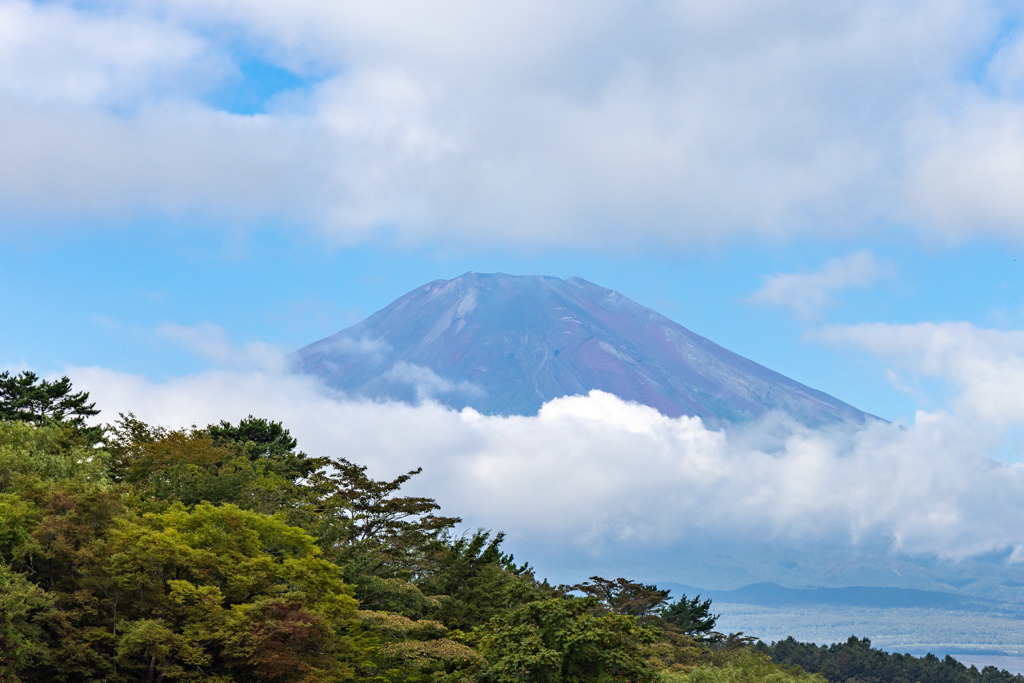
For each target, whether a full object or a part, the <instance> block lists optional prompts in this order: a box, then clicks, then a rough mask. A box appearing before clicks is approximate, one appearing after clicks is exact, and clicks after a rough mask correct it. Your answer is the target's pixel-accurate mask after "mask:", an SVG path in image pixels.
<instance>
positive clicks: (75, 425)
mask: <svg viewBox="0 0 1024 683" xmlns="http://www.w3.org/2000/svg"><path fill="white" fill-rule="evenodd" d="M99 412H100V411H99V410H97V409H96V404H95V403H89V393H88V392H86V391H79V392H72V391H71V380H70V379H68V378H67V377H66V376H65V377H61V378H60V379H58V380H54V381H53V382H50V381H47V380H45V379H41V378H40V377H39V376H38V375H37V374H36V373H34V372H29V371H28V370H26V371H24V372H22V373H20V374H18V375H11V374H10V372H6V371H5V372H0V420H9V421H17V422H30V423H32V424H36V425H41V424H45V423H47V422H59V423H63V424H64V425H67V426H68V427H71V428H72V429H73V430H74V431H75V432H76V433H77V434H79V435H80V436H83V437H85V438H86V440H88V441H89V442H90V443H96V442H98V441H99V440H100V438H101V435H102V429H101V428H100V427H86V425H85V420H86V418H89V417H92V416H94V415H98V414H99Z"/></svg>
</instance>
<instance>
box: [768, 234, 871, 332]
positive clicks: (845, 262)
mask: <svg viewBox="0 0 1024 683" xmlns="http://www.w3.org/2000/svg"><path fill="white" fill-rule="evenodd" d="M884 274H885V269H884V268H883V267H882V266H881V265H880V264H879V263H878V262H877V261H875V257H874V256H873V255H872V254H871V252H870V251H867V250H861V251H857V252H854V253H852V254H850V255H849V256H847V257H846V258H843V259H829V260H828V261H827V262H826V263H825V265H824V266H822V268H821V269H820V270H818V271H816V272H812V273H777V274H775V275H772V276H769V277H766V278H765V283H764V286H763V287H761V289H759V290H757V291H756V292H754V293H753V294H752V295H751V296H750V298H749V299H748V301H749V302H750V303H752V304H758V305H763V306H788V307H790V308H792V309H793V310H794V311H796V312H797V313H799V314H800V315H801V316H803V317H805V318H809V317H811V316H813V315H814V314H815V313H817V312H818V311H820V310H821V309H822V308H823V307H825V306H830V305H833V304H835V300H834V299H833V298H832V296H831V294H832V292H835V291H838V290H841V289H849V288H851V287H867V286H869V285H872V284H874V283H875V282H876V281H877V280H878V279H879V278H880V277H882V276H883V275H884Z"/></svg>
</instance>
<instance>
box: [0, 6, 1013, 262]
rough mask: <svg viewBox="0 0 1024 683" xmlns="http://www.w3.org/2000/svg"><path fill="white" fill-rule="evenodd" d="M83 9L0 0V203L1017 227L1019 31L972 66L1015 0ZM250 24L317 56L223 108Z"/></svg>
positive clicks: (506, 233)
mask: <svg viewBox="0 0 1024 683" xmlns="http://www.w3.org/2000/svg"><path fill="white" fill-rule="evenodd" d="M81 7H82V5H74V6H72V5H70V4H69V5H51V4H47V5H44V6H39V5H29V4H26V3H23V2H16V1H12V0H3V1H2V2H0V33H3V32H4V31H5V29H6V33H3V35H13V36H15V37H17V36H18V35H22V34H23V35H24V36H25V38H24V39H21V38H17V39H16V40H13V41H11V42H10V43H9V47H8V49H7V50H6V51H4V49H3V48H0V201H2V202H3V204H4V206H5V209H6V210H7V211H8V212H15V213H17V214H22V215H26V216H29V217H36V218H39V219H41V220H42V219H45V220H50V219H54V218H56V219H60V220H64V221H72V222H74V221H79V220H83V219H87V218H88V219H97V218H98V219H102V220H121V219H125V218H129V217H131V216H134V215H138V214H139V213H147V212H156V213H158V214H164V215H170V216H180V215H189V216H200V217H205V218H206V219H209V220H213V221H217V222H225V223H227V224H230V225H245V224H262V223H264V222H267V221H271V222H273V221H277V222H280V223H283V224H286V225H290V226H296V225H299V226H306V227H309V226H312V227H313V228H314V229H316V230H318V231H320V232H321V233H322V234H323V235H325V236H327V238H328V239H330V240H332V241H334V242H337V243H348V242H352V241H358V240H365V239H371V238H374V237H376V236H378V235H381V234H387V235H394V236H395V237H396V239H399V240H406V241H431V242H435V243H436V242H437V241H439V240H440V241H442V242H449V243H455V242H458V243H464V242H465V241H466V240H472V241H477V242H481V241H483V242H498V243H507V242H508V241H510V240H511V241H514V242H520V243H541V244H544V243H547V244H579V243H583V244H586V245H588V246H591V245H595V244H597V245H601V244H604V245H609V244H615V245H622V244H635V243H643V242H646V241H651V240H658V241H667V242H670V243H679V244H685V243H691V242H695V241H698V242H699V241H715V240H727V239H734V238H736V237H737V236H742V235H757V236H762V237H781V236H788V235H793V234H819V235H850V234H853V233H855V232H856V233H858V234H859V233H861V232H862V231H863V229H864V228H863V226H864V225H866V224H874V225H884V224H886V223H887V222H888V223H893V222H897V223H900V224H908V223H909V224H913V225H917V226H918V227H919V228H920V229H921V230H924V231H925V232H926V233H932V232H934V230H936V229H938V230H939V233H940V234H941V235H942V236H943V237H944V238H956V237H963V236H965V235H970V234H974V233H976V232H978V231H993V230H994V231H998V232H1004V233H1010V234H1013V235H1017V234H1019V232H1020V226H1021V225H1024V205H1022V204H1020V201H1019V199H1017V196H1018V195H1019V194H1020V193H1019V192H1017V191H1016V188H1018V187H1019V186H1020V183H1019V182H1017V180H1018V175H1020V174H1019V173H1018V171H1019V170H1020V169H1019V168H1018V166H1019V164H1017V163H1016V161H1015V157H1014V152H1013V150H1015V149H1017V148H1018V147H1021V148H1024V132H1022V131H1024V128H1022V127H1021V126H1020V123H1019V122H1020V120H1021V117H1022V115H1024V114H1022V112H1024V105H1022V104H1021V102H1020V100H1019V98H1017V97H1016V95H1015V94H1014V93H1016V92H1018V91H1017V90H1016V89H1015V88H1018V87H1019V84H1020V74H1019V72H1020V69H1019V64H1018V62H1019V61H1020V59H1019V53H1020V52H1021V48H1020V44H1021V43H1020V41H1019V40H1018V41H1016V42H1013V41H1011V42H1010V43H1009V44H1007V45H1006V46H1005V47H1004V48H1003V49H1002V50H1001V51H1000V52H999V53H998V54H997V55H996V57H995V58H994V59H993V60H992V63H991V65H990V67H989V69H988V71H987V72H985V75H984V76H983V77H982V82H980V83H973V82H967V81H964V80H963V76H962V74H964V73H966V72H968V71H969V69H968V66H969V65H971V61H972V60H976V59H977V55H978V54H983V53H985V52H986V50H987V48H988V46H989V45H990V44H991V43H992V42H993V41H995V40H996V39H997V35H998V34H999V32H1000V30H1001V28H1000V27H1001V26H1003V25H1004V24H1005V22H1007V21H1010V20H1012V19H1013V18H1014V17H1015V15H1014V14H1013V12H1014V10H1012V9H1010V8H1008V7H1007V6H1006V5H1004V4H1002V3H998V2H994V1H993V2H989V3H980V4H978V3H975V4H967V3H962V2H956V1H954V0H939V1H938V2H936V1H932V2H924V1H923V0H915V1H911V2H905V3H899V4H893V3H889V2H882V1H881V0H873V1H870V2H863V3H846V4H830V5H827V6H823V5H821V4H820V3H813V2H810V0H773V1H771V2H765V3H761V4H759V5H757V6H756V7H751V6H750V5H749V3H739V2H719V3H715V4H714V6H709V5H708V4H707V3H705V2H698V1H697V0H684V1H681V2H676V1H669V0H659V1H657V2H653V3H647V4H645V5H644V6H643V7H642V8H638V7H637V6H636V5H635V3H627V2H622V0H598V1H597V2H586V3H584V2H579V1H576V0H565V1H564V2H559V3H554V4H552V3H541V2H536V1H535V0H528V1H526V2H519V3H513V4H509V5H495V4H486V3H477V2H469V1H468V0H442V1H441V2H434V3H429V4H422V3H415V2H401V1H398V0H396V1H395V2H369V1H362V0H356V1H353V2H344V3H319V2H295V1H289V2H284V1H283V0H216V1H213V2H202V3H200V2H194V1H192V0H161V1H160V2H157V1H156V0H152V1H147V0H142V1H139V2H132V3H124V4H123V5H121V6H118V5H117V4H116V3H115V4H110V3H104V4H103V5H102V9H101V10H97V11H87V10H83V9H81ZM240 39H241V44H243V45H245V46H247V47H248V49H250V50H252V51H254V52H255V53H257V54H259V55H260V56H262V57H263V58H265V59H268V60H270V61H272V62H274V63H277V64H280V65H283V66H285V67H287V68H290V69H293V70H295V71H297V72H299V73H301V74H308V75H315V76H317V77H320V76H323V75H324V74H326V77H325V78H323V80H321V81H320V82H319V83H318V84H316V85H315V86H311V88H310V90H309V92H308V93H307V94H302V93H292V94H290V95H288V96H285V97H282V98H279V99H278V100H276V101H274V102H273V103H272V105H271V106H270V110H269V113H268V114H264V115H259V116H234V115H228V114H225V113H224V112H218V111H214V110H213V109H211V108H210V107H208V106H205V105H203V104H202V102H203V96H204V94H205V93H206V92H207V91H208V90H209V84H210V83H211V82H216V81H217V79H218V78H220V79H223V78H224V77H225V76H226V75H228V74H230V73H231V72H232V70H233V69H236V68H237V67H233V66H232V64H231V63H230V60H229V59H228V57H227V55H229V54H230V53H231V52H232V49H236V46H237V45H238V44H239V42H238V41H239V40H240ZM1022 40H1024V39H1022ZM0 43H2V41H0ZM40 46H44V47H40ZM44 48H45V49H44ZM983 70H984V69H983ZM125 106H128V108H129V109H130V110H131V113H130V114H125V113H123V112H121V111H119V110H118V111H113V110H112V109H111V107H114V108H115V109H116V108H117V107H125ZM1018 156H1019V155H1018Z"/></svg>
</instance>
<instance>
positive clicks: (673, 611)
mask: <svg viewBox="0 0 1024 683" xmlns="http://www.w3.org/2000/svg"><path fill="white" fill-rule="evenodd" d="M719 616H721V615H718V614H712V613H711V600H710V599H708V600H704V601H701V599H700V596H699V595H698V596H697V597H695V598H687V597H686V595H683V596H682V597H681V598H679V600H677V601H676V602H674V603H672V604H670V605H668V606H667V607H665V608H664V609H663V610H662V611H661V618H662V619H664V620H665V621H667V622H668V623H670V624H672V625H673V626H675V627H676V628H678V629H679V630H680V631H682V632H683V633H685V634H686V635H689V636H693V637H694V638H697V639H699V640H705V641H715V640H719V639H720V638H721V634H718V633H716V632H715V630H714V629H715V623H716V622H717V621H718V617H719Z"/></svg>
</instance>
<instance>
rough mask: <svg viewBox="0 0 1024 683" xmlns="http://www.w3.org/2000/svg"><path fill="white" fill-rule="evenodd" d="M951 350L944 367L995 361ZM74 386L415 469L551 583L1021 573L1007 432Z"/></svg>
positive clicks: (580, 400) (253, 376) (1016, 475)
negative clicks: (741, 568) (606, 570)
mask: <svg viewBox="0 0 1024 683" xmlns="http://www.w3.org/2000/svg"><path fill="white" fill-rule="evenodd" d="M968 327H969V326H968ZM964 329H966V328H964ZM848 332H849V331H848ZM897 332H899V331H898V330H897ZM974 332H977V333H978V334H979V336H980V337H982V338H989V337H992V338H996V337H998V334H996V335H988V334H987V332H988V331H978V330H975V331H974ZM823 334H826V333H823ZM849 334H852V332H849ZM929 334H930V335H931V338H930V341H929V342H928V343H931V344H935V345H939V346H942V344H943V341H942V338H943V335H944V334H945V332H944V331H943V330H942V329H941V328H925V329H923V330H918V331H917V332H916V335H917V336H916V337H914V335H913V334H911V335H909V336H911V337H913V338H914V339H923V338H925V337H927V336H928V335H929ZM827 335H832V338H833V339H839V338H840V336H839V332H837V331H835V330H831V331H828V332H827ZM848 336H849V335H848ZM897 336H898V335H897ZM1010 343H1011V344H1012V343H1015V342H1012V340H1011V342H1010ZM954 346H955V345H954ZM990 346H991V345H990ZM996 346H998V344H996ZM958 348H959V350H958V351H957V352H956V353H953V354H951V355H952V356H957V354H959V356H966V355H970V354H971V353H976V354H977V355H979V356H980V357H985V356H986V354H989V353H990V349H989V347H984V346H982V347H978V346H975V347H970V346H969V345H968V347H966V348H965V347H963V346H962V345H961V347H958ZM1020 358H1021V356H1018V355H1007V356H1004V357H1002V360H997V361H993V362H1004V363H1005V362H1008V363H1010V364H1011V365H1012V364H1015V363H1019V362H1020ZM931 367H932V366H931V365H928V366H927V368H931ZM943 367H950V368H953V371H955V370H956V368H957V367H959V366H958V365H957V364H956V363H955V362H954V363H953V364H952V365H948V366H943ZM927 368H926V369H927ZM68 372H69V374H70V375H71V377H72V379H73V380H74V382H75V385H76V386H78V387H81V388H84V389H86V390H88V391H90V392H91V394H92V398H93V399H95V400H96V401H97V402H98V404H99V405H100V407H102V408H103V409H104V410H105V417H106V418H107V419H110V418H112V416H113V415H114V414H116V413H117V412H119V411H128V410H131V411H134V412H135V413H136V414H137V415H138V416H139V417H141V418H143V419H145V420H148V421H151V422H156V423H159V424H163V425H169V426H184V425H189V424H206V423H209V422H213V421H217V420H221V419H228V420H238V419H240V418H241V417H244V416H245V415H248V414H250V413H251V414H255V415H259V416H264V417H269V418H272V419H276V420H281V421H283V422H284V423H285V425H286V426H288V427H289V428H290V429H291V430H292V431H293V433H294V434H295V435H296V436H297V437H298V439H299V443H300V447H301V448H303V449H304V450H306V451H307V452H310V453H314V454H318V455H331V456H343V457H346V458H349V459H351V460H353V461H355V462H359V463H363V464H366V465H368V466H369V468H370V472H371V474H372V475H374V476H377V477H381V478H383V477H392V476H395V475H396V474H398V473H400V472H404V471H407V470H410V469H414V468H416V467H420V466H422V467H423V468H424V473H423V474H422V475H421V476H420V477H417V478H416V479H415V480H414V483H413V489H412V490H414V491H415V492H416V493H419V494H425V495H430V496H434V497H436V498H437V499H438V501H439V502H440V503H441V504H442V506H443V508H444V510H445V511H446V512H447V513H448V514H457V515H460V516H462V517H463V518H464V519H465V521H466V523H467V524H468V525H469V526H471V527H475V526H483V527H487V528H492V529H502V530H505V531H507V532H508V533H509V539H510V546H511V547H512V548H513V549H515V550H516V552H517V553H519V554H520V555H521V557H523V558H526V559H534V560H536V559H537V558H543V559H544V560H545V566H546V567H548V568H549V569H552V568H553V569H554V570H556V571H557V570H558V569H559V567H561V568H564V567H566V566H569V565H573V566H593V565H594V564H595V563H597V564H602V565H603V566H622V565H623V564H631V565H633V566H635V565H637V564H638V563H639V564H643V563H644V562H647V563H648V565H649V566H647V569H646V571H647V572H648V573H649V574H650V573H654V572H659V571H660V572H661V574H660V576H661V579H662V580H664V579H666V578H668V579H671V578H673V576H671V574H670V571H671V569H670V568H671V567H677V568H678V566H679V563H680V562H681V561H682V560H680V558H681V557H685V555H686V553H687V552H688V550H687V549H688V548H692V547H694V544H701V543H705V544H706V543H709V542H719V543H723V544H725V543H727V544H732V545H738V546H744V545H747V546H750V547H755V546H756V547H759V548H763V547H765V546H766V545H767V546H768V547H773V548H805V549H806V548H822V547H829V548H840V549H845V550H844V552H847V553H854V554H856V553H858V552H861V551H865V552H868V551H876V550H878V549H879V548H880V549H881V552H882V554H883V555H886V554H888V556H891V557H904V558H915V557H916V558H921V557H924V558H939V559H941V560H947V561H952V562H955V561H958V560H962V559H965V558H971V557H976V556H979V555H982V554H985V553H991V552H1003V553H1008V554H1009V559H1008V561H1009V562H1010V563H1011V564H1014V563H1016V562H1019V561H1020V560H1024V528H1022V527H1021V525H1020V523H1019V520H1020V518H1021V515H1022V514H1024V465H1020V464H1002V463H998V462H996V461H994V460H991V459H989V458H987V457H985V455H986V454H987V453H991V452H993V451H994V450H995V449H996V448H997V447H998V446H999V442H1000V438H1001V437H1000V430H999V429H998V428H993V424H994V423H992V422H979V421H978V420H976V419H964V418H963V417H961V416H958V415H957V414H955V413H945V412H942V411H938V412H934V413H924V412H920V413H918V415H917V417H916V419H915V421H914V424H912V425H909V426H901V425H897V424H887V423H873V424H869V425H867V426H866V427H864V428H862V429H860V430H848V429H834V430H821V431H815V430H810V429H807V428H805V427H802V426H799V425H796V424H793V423H791V422H789V421H787V420H786V419H785V418H784V417H783V416H778V415H777V416H774V417H772V418H771V419H768V420H765V421H762V422H760V423H756V424H753V425H749V426H747V427H744V428H740V429H735V430H730V431H713V430H709V429H707V428H706V427H705V426H704V425H703V424H702V423H701V421H700V420H699V419H698V418H689V417H681V418H678V419H672V418H667V417H665V416H663V415H661V414H660V413H658V412H657V411H656V410H654V409H652V408H648V407H645V406H640V405H636V404H628V403H625V402H623V401H621V400H620V399H618V398H616V397H614V396H612V395H609V394H605V393H602V392H597V391H595V392H591V393H590V395H588V396H576V397H566V398H561V399H557V400H554V401H551V402H549V403H547V404H546V405H545V406H544V407H543V409H542V410H541V411H540V414H539V415H537V416H535V417H521V416H513V417H495V416H485V415H481V414H479V413H476V412H475V411H473V410H472V409H466V410H463V411H461V412H455V411H453V410H450V409H447V408H445V407H443V406H441V405H439V404H437V403H434V402H431V401H426V402H423V403H421V404H420V405H417V406H413V405H407V404H402V403H383V404H380V403H371V402H365V401H353V400H348V399H346V398H345V397H344V396H340V395H337V394H331V393H329V392H327V391H326V390H325V389H323V387H321V386H319V385H317V384H316V383H315V381H313V380H311V379H310V378H306V377H300V376H294V375H286V374H280V373H278V372H277V371H275V370H273V369H269V370H255V371H254V370H244V371H242V370H215V371H209V372H204V373H200V374H196V375H190V376H186V377H179V378H174V379H170V380H167V381H164V382H159V383H153V382H150V381H147V380H145V379H143V378H140V377H137V376H133V375H128V374H123V373H118V372H115V371H112V370H107V369H104V368H98V367H93V368H71V369H69V371H68ZM1007 377H1009V376H1007ZM1010 379H1011V380H1012V379H1013V378H1012V377H1010ZM965 396H966V397H967V398H965V399H964V400H965V404H964V405H968V404H969V403H970V400H971V399H970V396H971V392H970V391H968V392H966V393H965ZM991 414H992V413H989V415H991ZM972 415H974V414H972ZM974 417H976V416H974ZM1014 419H1018V418H1016V417H1014ZM638 558H639V559H638ZM655 565H657V566H655Z"/></svg>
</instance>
